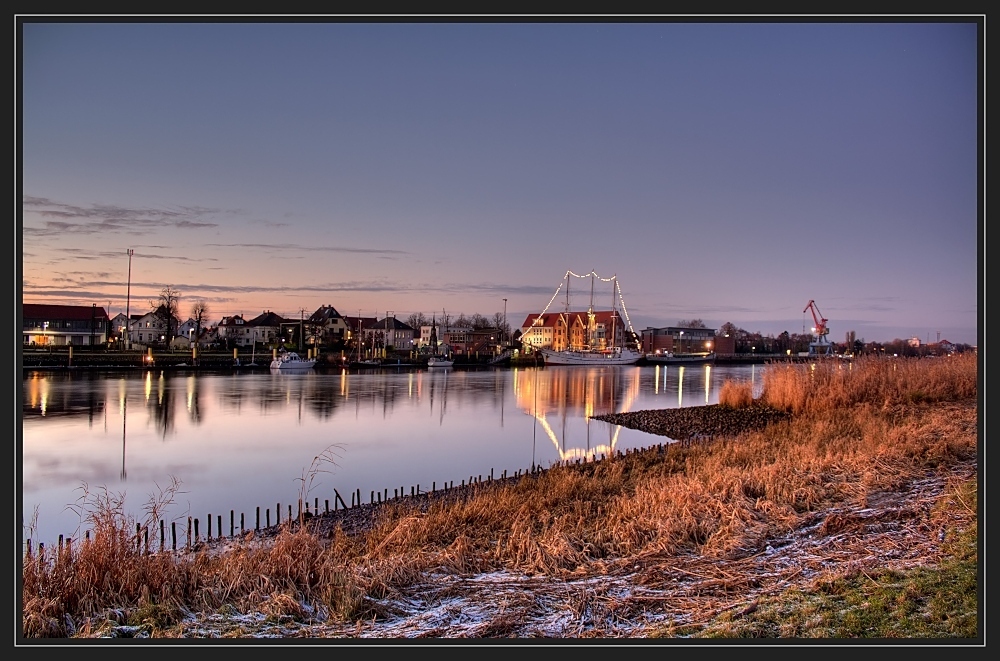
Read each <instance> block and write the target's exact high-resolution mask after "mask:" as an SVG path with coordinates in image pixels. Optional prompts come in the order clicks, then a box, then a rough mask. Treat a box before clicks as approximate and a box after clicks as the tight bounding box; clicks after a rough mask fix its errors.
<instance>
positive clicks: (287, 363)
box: [271, 351, 316, 372]
mask: <svg viewBox="0 0 1000 661" xmlns="http://www.w3.org/2000/svg"><path fill="white" fill-rule="evenodd" d="M314 365H316V361H315V360H313V359H312V358H303V357H302V356H300V355H299V354H297V353H295V352H294V351H283V352H281V353H279V354H278V356H277V357H276V358H275V359H274V360H272V361H271V370H272V371H278V372H307V371H309V370H311V369H312V368H313V366H314Z"/></svg>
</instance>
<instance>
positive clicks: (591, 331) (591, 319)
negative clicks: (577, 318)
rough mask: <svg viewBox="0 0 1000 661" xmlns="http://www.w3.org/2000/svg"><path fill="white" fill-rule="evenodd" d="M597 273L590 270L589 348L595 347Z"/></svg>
mask: <svg viewBox="0 0 1000 661" xmlns="http://www.w3.org/2000/svg"><path fill="white" fill-rule="evenodd" d="M596 275H597V273H596V272H595V271H594V270H593V269H591V270H590V305H589V306H588V307H587V348H588V349H593V348H594V277H595V276H596Z"/></svg>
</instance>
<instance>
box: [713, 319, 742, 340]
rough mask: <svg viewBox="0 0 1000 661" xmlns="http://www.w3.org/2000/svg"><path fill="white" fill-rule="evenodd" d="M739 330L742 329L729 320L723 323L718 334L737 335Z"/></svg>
mask: <svg viewBox="0 0 1000 661" xmlns="http://www.w3.org/2000/svg"><path fill="white" fill-rule="evenodd" d="M739 330H740V329H739V328H737V327H736V324H734V323H733V322H731V321H727V322H726V323H724V324H722V327H721V328H719V332H718V334H719V335H723V336H729V337H736V334H737V333H738V332H739Z"/></svg>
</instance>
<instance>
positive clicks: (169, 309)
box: [149, 285, 181, 345]
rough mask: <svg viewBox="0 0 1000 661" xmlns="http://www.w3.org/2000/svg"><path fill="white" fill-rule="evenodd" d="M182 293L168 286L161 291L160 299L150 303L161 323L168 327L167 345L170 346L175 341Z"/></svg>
mask: <svg viewBox="0 0 1000 661" xmlns="http://www.w3.org/2000/svg"><path fill="white" fill-rule="evenodd" d="M180 300H181V293H180V292H179V291H177V290H176V289H173V288H172V287H171V286H170V285H167V286H166V287H164V288H163V290H162V291H160V297H159V298H158V299H156V300H155V301H150V302H149V307H150V309H152V311H153V316H155V317H156V318H157V319H158V320H159V321H160V322H161V323H163V324H164V325H165V326H166V327H167V332H166V344H167V345H169V344H170V342H171V340H173V339H174V334H175V332H176V330H177V324H178V320H177V315H178V310H179V309H180Z"/></svg>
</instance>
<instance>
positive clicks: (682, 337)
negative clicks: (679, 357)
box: [680, 331, 684, 353]
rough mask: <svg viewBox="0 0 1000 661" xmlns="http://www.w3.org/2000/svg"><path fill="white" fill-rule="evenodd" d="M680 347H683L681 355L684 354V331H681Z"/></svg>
mask: <svg viewBox="0 0 1000 661" xmlns="http://www.w3.org/2000/svg"><path fill="white" fill-rule="evenodd" d="M680 345H681V350H680V353H684V331H681V340H680Z"/></svg>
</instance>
